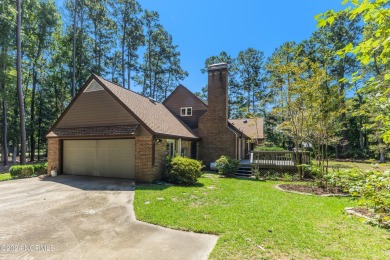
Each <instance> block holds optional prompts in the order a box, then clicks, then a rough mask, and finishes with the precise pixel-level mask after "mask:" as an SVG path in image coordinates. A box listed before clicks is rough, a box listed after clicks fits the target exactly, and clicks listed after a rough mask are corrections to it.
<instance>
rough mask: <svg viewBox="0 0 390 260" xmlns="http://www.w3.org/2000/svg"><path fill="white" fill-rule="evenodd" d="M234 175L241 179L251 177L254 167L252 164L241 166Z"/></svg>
mask: <svg viewBox="0 0 390 260" xmlns="http://www.w3.org/2000/svg"><path fill="white" fill-rule="evenodd" d="M234 175H235V176H240V177H251V176H252V166H251V165H250V164H240V166H239V167H238V169H237V170H236V173H235V174H234Z"/></svg>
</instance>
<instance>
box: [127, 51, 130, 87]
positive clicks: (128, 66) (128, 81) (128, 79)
mask: <svg viewBox="0 0 390 260" xmlns="http://www.w3.org/2000/svg"><path fill="white" fill-rule="evenodd" d="M130 81H131V51H130V48H127V86H128V87H127V89H129V90H130Z"/></svg>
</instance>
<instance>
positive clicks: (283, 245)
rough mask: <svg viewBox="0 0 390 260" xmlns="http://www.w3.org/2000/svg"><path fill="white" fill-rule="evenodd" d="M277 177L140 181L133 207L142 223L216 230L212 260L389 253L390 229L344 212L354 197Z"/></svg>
mask: <svg viewBox="0 0 390 260" xmlns="http://www.w3.org/2000/svg"><path fill="white" fill-rule="evenodd" d="M277 183H280V182H272V181H267V182H260V181H254V180H243V179H227V178H219V177H218V176H217V175H211V174H206V175H204V177H202V178H200V184H201V185H199V186H198V187H177V186H159V185H143V186H142V185H139V186H137V188H136V195H135V205H134V207H135V212H136V216H137V219H139V220H142V221H146V222H149V223H154V224H158V225H161V226H166V227H170V228H175V229H181V230H191V231H196V232H203V233H210V234H218V235H219V236H220V238H219V240H218V243H217V245H216V247H215V249H214V250H213V252H212V254H211V256H210V258H211V259H258V258H261V259H264V258H265V259H318V258H322V259H388V256H389V254H390V233H389V232H388V231H386V230H383V229H381V228H377V227H373V226H370V225H367V224H363V223H361V222H360V221H359V220H358V219H357V218H355V217H349V216H347V215H346V214H345V213H344V208H345V207H348V206H354V205H356V202H355V201H352V200H351V199H350V198H329V197H317V196H305V195H299V194H291V193H285V192H282V191H279V190H276V189H275V188H274V185H275V184H277ZM262 248H264V249H265V250H263V249H262Z"/></svg>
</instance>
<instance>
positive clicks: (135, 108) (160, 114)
mask: <svg viewBox="0 0 390 260" xmlns="http://www.w3.org/2000/svg"><path fill="white" fill-rule="evenodd" d="M94 77H95V79H96V80H97V81H98V82H99V83H100V84H102V86H104V87H106V88H107V89H108V90H109V91H110V92H111V93H112V94H113V96H114V98H117V99H118V100H119V101H120V102H121V103H122V104H123V105H124V106H126V107H127V108H128V109H129V110H130V111H131V112H132V113H133V115H134V116H135V117H136V118H137V119H139V121H140V122H143V123H144V124H145V126H146V127H147V128H149V129H150V130H151V131H152V132H154V134H161V135H165V136H174V137H181V138H188V139H197V138H198V136H196V134H195V133H193V132H192V131H191V130H190V129H189V128H188V127H187V126H185V125H184V123H182V122H181V121H180V119H178V118H177V117H176V116H175V115H173V114H172V113H171V112H170V111H169V110H168V108H166V107H165V106H164V105H163V104H161V103H159V102H155V101H153V100H150V99H149V98H147V97H144V96H141V95H139V94H137V93H135V92H133V91H130V90H127V89H124V88H122V87H120V86H118V85H116V84H114V83H112V82H110V81H108V80H105V79H103V78H101V77H99V76H97V75H94Z"/></svg>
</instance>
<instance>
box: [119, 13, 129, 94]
mask: <svg viewBox="0 0 390 260" xmlns="http://www.w3.org/2000/svg"><path fill="white" fill-rule="evenodd" d="M125 19H126V18H125V17H123V21H122V22H123V34H122V42H121V45H122V86H123V87H124V88H125V85H126V81H125V39H126V21H125ZM129 89H130V88H129Z"/></svg>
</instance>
